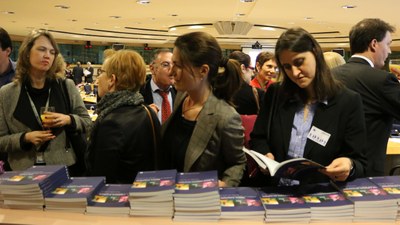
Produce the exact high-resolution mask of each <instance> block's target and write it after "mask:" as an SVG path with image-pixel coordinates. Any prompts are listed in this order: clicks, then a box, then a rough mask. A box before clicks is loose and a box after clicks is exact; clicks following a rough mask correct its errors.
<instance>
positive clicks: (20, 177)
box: [1, 165, 68, 189]
mask: <svg viewBox="0 0 400 225" xmlns="http://www.w3.org/2000/svg"><path fill="white" fill-rule="evenodd" d="M59 179H65V180H67V179H68V170H67V168H66V167H65V166H62V165H49V166H32V167H30V168H28V169H27V170H24V171H21V172H19V173H18V174H16V175H14V176H12V177H10V178H9V179H7V180H4V181H3V182H2V183H1V186H3V187H8V188H28V187H40V188H42V189H43V188H46V187H48V186H51V183H52V182H53V181H55V180H59Z"/></svg>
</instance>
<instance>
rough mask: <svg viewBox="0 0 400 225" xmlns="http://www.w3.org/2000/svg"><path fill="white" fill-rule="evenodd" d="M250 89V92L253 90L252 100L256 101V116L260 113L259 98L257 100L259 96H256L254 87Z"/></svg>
mask: <svg viewBox="0 0 400 225" xmlns="http://www.w3.org/2000/svg"><path fill="white" fill-rule="evenodd" d="M251 88H252V90H253V95H254V98H255V99H256V104H257V114H258V113H259V112H260V98H259V96H258V91H257V88H255V87H251Z"/></svg>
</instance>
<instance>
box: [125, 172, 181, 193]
mask: <svg viewBox="0 0 400 225" xmlns="http://www.w3.org/2000/svg"><path fill="white" fill-rule="evenodd" d="M176 175H177V171H176V170H156V171H140V172H138V174H137V175H136V178H135V181H134V182H133V184H132V186H131V189H130V195H131V196H133V195H138V196H140V195H143V194H145V193H149V192H150V193H151V192H160V191H167V192H171V193H172V192H173V191H174V188H175V180H176ZM141 193H142V194H141Z"/></svg>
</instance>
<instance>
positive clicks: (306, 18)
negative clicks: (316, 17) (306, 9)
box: [304, 16, 313, 20]
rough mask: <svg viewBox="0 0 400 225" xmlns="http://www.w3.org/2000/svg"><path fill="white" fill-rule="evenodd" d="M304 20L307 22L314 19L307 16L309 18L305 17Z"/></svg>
mask: <svg viewBox="0 0 400 225" xmlns="http://www.w3.org/2000/svg"><path fill="white" fill-rule="evenodd" d="M304 19H305V20H312V19H313V18H312V17H309V16H307V17H304Z"/></svg>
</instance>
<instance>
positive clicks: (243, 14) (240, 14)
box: [236, 13, 246, 16]
mask: <svg viewBox="0 0 400 225" xmlns="http://www.w3.org/2000/svg"><path fill="white" fill-rule="evenodd" d="M245 15H246V13H236V16H245Z"/></svg>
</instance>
